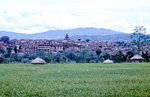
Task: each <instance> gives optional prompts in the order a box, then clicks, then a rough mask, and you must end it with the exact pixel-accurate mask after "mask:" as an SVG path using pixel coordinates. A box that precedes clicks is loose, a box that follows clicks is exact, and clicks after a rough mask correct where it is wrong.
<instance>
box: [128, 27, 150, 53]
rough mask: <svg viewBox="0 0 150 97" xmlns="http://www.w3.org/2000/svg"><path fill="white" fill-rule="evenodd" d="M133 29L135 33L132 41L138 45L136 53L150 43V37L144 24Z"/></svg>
mask: <svg viewBox="0 0 150 97" xmlns="http://www.w3.org/2000/svg"><path fill="white" fill-rule="evenodd" d="M133 31H134V33H133V34H132V35H131V38H132V43H133V45H135V46H136V47H137V52H136V53H138V54H140V53H141V52H142V50H143V48H141V47H142V46H143V45H145V44H149V43H150V37H149V36H148V35H145V34H146V28H144V26H136V27H135V29H134V30H133Z"/></svg>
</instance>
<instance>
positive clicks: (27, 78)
mask: <svg viewBox="0 0 150 97" xmlns="http://www.w3.org/2000/svg"><path fill="white" fill-rule="evenodd" d="M0 96H2V97H32V96H34V97H35V96H38V97H45V96H46V97H47V96H50V97H118V96H119V97H137V96H138V97H148V96H149V97H150V63H122V64H47V65H31V64H0Z"/></svg>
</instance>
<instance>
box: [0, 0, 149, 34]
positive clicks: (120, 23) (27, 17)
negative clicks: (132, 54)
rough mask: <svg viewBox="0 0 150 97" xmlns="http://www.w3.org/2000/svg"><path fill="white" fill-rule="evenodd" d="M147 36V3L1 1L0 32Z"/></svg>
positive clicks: (141, 0) (131, 0) (114, 0)
mask: <svg viewBox="0 0 150 97" xmlns="http://www.w3.org/2000/svg"><path fill="white" fill-rule="evenodd" d="M136 25H137V26H140V25H144V26H145V27H146V28H147V29H148V32H149V33H150V31H149V30H150V0H0V30H5V31H14V32H20V33H38V32H43V31H47V30H51V29H72V28H78V27H97V28H107V29H113V30H117V31H122V32H126V33H130V32H132V29H134V27H135V26H136Z"/></svg>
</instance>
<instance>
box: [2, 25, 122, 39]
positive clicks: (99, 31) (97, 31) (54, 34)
mask: <svg viewBox="0 0 150 97" xmlns="http://www.w3.org/2000/svg"><path fill="white" fill-rule="evenodd" d="M122 33H123V32H120V31H115V30H111V29H105V28H94V27H86V28H75V29H68V30H65V29H64V30H60V29H58V30H48V31H45V32H41V33H35V34H23V33H16V32H8V31H0V37H2V36H9V37H10V39H62V38H64V37H65V34H68V35H69V36H70V37H72V36H76V35H90V36H91V35H102V36H104V35H115V34H122Z"/></svg>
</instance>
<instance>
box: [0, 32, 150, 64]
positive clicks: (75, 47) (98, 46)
mask: <svg viewBox="0 0 150 97" xmlns="http://www.w3.org/2000/svg"><path fill="white" fill-rule="evenodd" d="M8 48H11V52H10V53H11V55H12V54H15V53H17V54H18V56H24V55H33V54H34V53H35V52H40V51H43V52H44V53H49V52H52V53H58V52H60V51H74V52H75V53H76V54H75V55H77V53H81V52H83V51H84V50H87V49H89V50H91V51H92V52H96V51H97V50H100V52H101V53H102V57H104V55H107V56H108V57H107V58H102V59H100V58H98V59H97V60H101V61H102V60H105V59H112V58H111V57H110V55H114V54H117V52H121V53H122V55H124V56H125V55H127V56H130V58H131V57H133V55H134V54H136V49H137V47H136V46H133V45H132V43H131V42H119V41H118V42H107V41H106V42H101V41H90V40H88V39H87V40H86V41H82V40H81V39H80V38H79V39H78V40H77V41H71V39H70V38H69V35H68V34H66V35H65V37H64V40H46V39H45V40H31V39H29V40H28V39H21V40H17V39H12V40H9V43H8V42H5V41H1V42H0V49H1V56H2V51H7V50H8ZM140 48H142V50H143V51H141V54H142V53H143V54H147V56H149V55H150V49H149V47H148V45H144V46H142V47H140ZM7 52H8V51H7ZM130 52H133V53H132V55H128V54H130ZM9 56H10V55H9ZM98 56H99V55H98ZM127 56H126V59H125V60H124V61H126V60H127ZM39 57H41V56H40V55H39ZM88 58H89V56H88V57H87V58H85V60H88ZM95 59H96V58H95ZM128 59H129V58H128ZM89 60H92V58H90V59H89ZM148 60H149V59H147V61H148ZM58 62H59V61H58ZM81 62H85V61H81Z"/></svg>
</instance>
